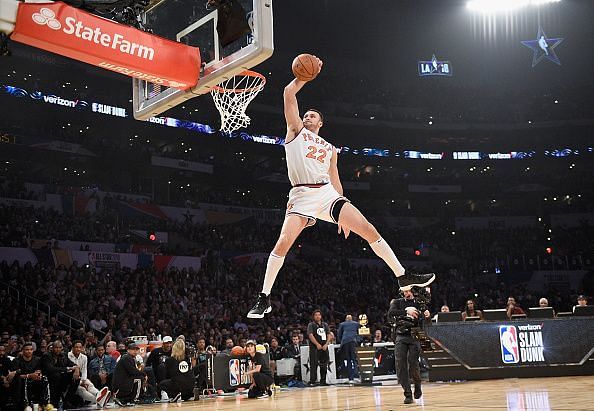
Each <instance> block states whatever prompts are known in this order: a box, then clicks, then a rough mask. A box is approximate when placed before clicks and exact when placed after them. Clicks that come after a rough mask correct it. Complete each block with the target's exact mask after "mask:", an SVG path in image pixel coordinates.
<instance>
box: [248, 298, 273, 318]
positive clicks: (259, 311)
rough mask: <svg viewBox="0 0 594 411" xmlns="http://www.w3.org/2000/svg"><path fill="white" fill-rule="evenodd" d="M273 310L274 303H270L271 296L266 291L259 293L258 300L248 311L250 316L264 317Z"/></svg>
mask: <svg viewBox="0 0 594 411" xmlns="http://www.w3.org/2000/svg"><path fill="white" fill-rule="evenodd" d="M270 311H272V305H270V296H267V295H266V294H264V293H260V294H258V301H256V304H255V305H254V306H253V307H252V309H251V310H250V312H249V313H248V315H247V316H248V318H264V314H268V313H269V312H270Z"/></svg>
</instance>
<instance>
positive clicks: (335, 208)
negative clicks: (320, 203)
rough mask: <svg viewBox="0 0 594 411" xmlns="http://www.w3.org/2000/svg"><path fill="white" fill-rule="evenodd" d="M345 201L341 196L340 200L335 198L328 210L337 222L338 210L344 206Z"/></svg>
mask: <svg viewBox="0 0 594 411" xmlns="http://www.w3.org/2000/svg"><path fill="white" fill-rule="evenodd" d="M345 203H347V200H345V199H344V198H341V199H340V200H336V203H334V206H333V207H332V210H330V214H331V215H332V218H333V219H334V221H336V222H337V223H338V217H340V210H342V207H343V206H344V204H345Z"/></svg>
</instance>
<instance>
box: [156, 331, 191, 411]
mask: <svg viewBox="0 0 594 411" xmlns="http://www.w3.org/2000/svg"><path fill="white" fill-rule="evenodd" d="M164 358H166V361H165V379H163V380H162V381H161V382H160V383H159V389H160V390H161V391H164V392H165V393H166V394H167V396H168V397H169V398H170V400H169V401H171V402H177V401H179V400H180V399H182V400H184V401H186V400H188V399H190V398H192V397H194V381H195V378H194V366H195V365H196V358H193V359H192V360H190V358H188V357H187V356H186V343H185V342H184V340H181V339H178V340H177V341H175V344H173V347H172V349H171V355H170V356H166V357H164ZM162 397H163V395H162Z"/></svg>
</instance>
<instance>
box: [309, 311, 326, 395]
mask: <svg viewBox="0 0 594 411" xmlns="http://www.w3.org/2000/svg"><path fill="white" fill-rule="evenodd" d="M329 333H330V327H328V324H327V323H325V322H323V321H322V312H321V311H320V310H314V312H313V314H312V322H310V323H309V325H308V326H307V337H308V339H309V383H310V385H315V384H316V380H317V379H318V365H319V366H320V385H327V383H326V373H327V372H328V361H329V360H330V354H329V353H328V344H329V342H328V334H329Z"/></svg>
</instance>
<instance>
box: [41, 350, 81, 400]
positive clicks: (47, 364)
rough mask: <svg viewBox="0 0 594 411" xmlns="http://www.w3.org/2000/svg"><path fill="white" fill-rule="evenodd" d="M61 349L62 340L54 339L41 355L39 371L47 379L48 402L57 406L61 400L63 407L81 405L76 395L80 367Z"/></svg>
mask: <svg viewBox="0 0 594 411" xmlns="http://www.w3.org/2000/svg"><path fill="white" fill-rule="evenodd" d="M63 349H64V347H63V345H62V342H61V341H59V340H56V341H54V342H53V343H52V345H51V347H50V349H49V351H48V352H47V353H45V354H44V355H43V357H41V371H42V373H43V374H44V375H46V376H47V379H48V381H49V387H50V402H51V404H52V405H53V406H54V407H55V408H59V407H60V405H61V404H60V403H61V402H63V406H64V408H74V407H77V406H82V405H83V404H82V400H81V399H80V397H78V396H77V395H76V389H77V388H78V385H79V383H80V368H79V367H78V366H77V365H76V364H74V363H73V362H72V361H70V360H69V359H68V357H67V356H66V354H64V352H63Z"/></svg>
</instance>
